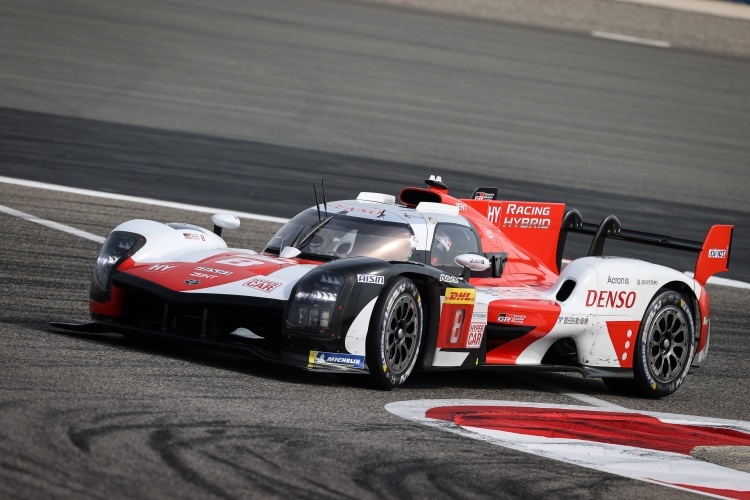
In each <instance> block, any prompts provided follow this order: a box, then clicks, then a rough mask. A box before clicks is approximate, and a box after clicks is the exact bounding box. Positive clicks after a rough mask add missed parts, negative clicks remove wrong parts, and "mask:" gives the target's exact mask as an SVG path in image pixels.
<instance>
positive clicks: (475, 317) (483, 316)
mask: <svg viewBox="0 0 750 500" xmlns="http://www.w3.org/2000/svg"><path fill="white" fill-rule="evenodd" d="M471 320H472V321H487V313H486V312H474V313H473V314H472V315H471Z"/></svg>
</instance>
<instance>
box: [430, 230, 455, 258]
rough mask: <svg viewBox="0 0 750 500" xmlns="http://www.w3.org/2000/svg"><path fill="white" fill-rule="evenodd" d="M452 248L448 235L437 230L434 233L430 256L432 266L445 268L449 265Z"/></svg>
mask: <svg viewBox="0 0 750 500" xmlns="http://www.w3.org/2000/svg"><path fill="white" fill-rule="evenodd" d="M452 247H453V241H452V240H451V237H450V236H448V233H446V232H445V231H443V230H441V229H439V230H438V231H437V232H436V233H435V244H434V245H433V250H432V255H431V257H430V261H431V264H432V265H433V266H445V265H448V264H450V253H451V252H450V251H451V248H452Z"/></svg>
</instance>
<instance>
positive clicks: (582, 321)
mask: <svg viewBox="0 0 750 500" xmlns="http://www.w3.org/2000/svg"><path fill="white" fill-rule="evenodd" d="M557 324H559V325H588V324H589V317H588V316H575V315H563V316H560V317H559V318H557Z"/></svg>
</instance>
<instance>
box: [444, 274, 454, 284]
mask: <svg viewBox="0 0 750 500" xmlns="http://www.w3.org/2000/svg"><path fill="white" fill-rule="evenodd" d="M440 281H442V282H444V283H458V278H456V277H455V276H451V275H450V274H441V275H440Z"/></svg>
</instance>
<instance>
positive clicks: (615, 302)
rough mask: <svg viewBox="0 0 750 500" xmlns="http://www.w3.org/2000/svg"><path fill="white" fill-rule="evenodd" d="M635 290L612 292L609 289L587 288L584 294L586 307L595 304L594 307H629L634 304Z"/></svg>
mask: <svg viewBox="0 0 750 500" xmlns="http://www.w3.org/2000/svg"><path fill="white" fill-rule="evenodd" d="M635 299H636V294H635V292H625V291H620V292H613V291H610V290H602V291H596V290H589V291H588V295H586V307H591V306H594V305H596V307H603V308H614V309H622V308H625V309H630V308H631V307H633V305H635Z"/></svg>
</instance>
